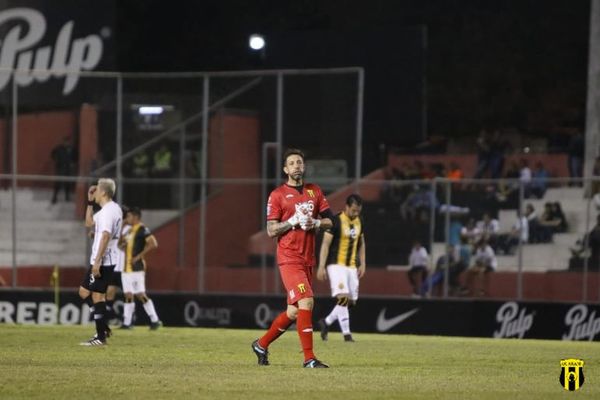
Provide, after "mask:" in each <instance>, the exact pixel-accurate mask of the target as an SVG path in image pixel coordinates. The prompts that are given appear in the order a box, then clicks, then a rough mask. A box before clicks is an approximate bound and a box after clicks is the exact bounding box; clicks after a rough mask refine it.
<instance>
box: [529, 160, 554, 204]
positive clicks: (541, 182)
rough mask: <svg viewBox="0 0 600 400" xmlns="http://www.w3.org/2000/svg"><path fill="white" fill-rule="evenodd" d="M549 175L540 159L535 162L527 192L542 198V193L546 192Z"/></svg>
mask: <svg viewBox="0 0 600 400" xmlns="http://www.w3.org/2000/svg"><path fill="white" fill-rule="evenodd" d="M549 177H550V174H549V173H548V171H547V170H546V168H544V164H542V162H541V161H538V162H537V163H535V169H534V170H533V178H532V180H531V184H530V185H529V189H530V190H529V193H530V194H531V195H533V196H534V197H536V198H538V199H541V198H543V197H544V194H546V189H547V186H548V178H549Z"/></svg>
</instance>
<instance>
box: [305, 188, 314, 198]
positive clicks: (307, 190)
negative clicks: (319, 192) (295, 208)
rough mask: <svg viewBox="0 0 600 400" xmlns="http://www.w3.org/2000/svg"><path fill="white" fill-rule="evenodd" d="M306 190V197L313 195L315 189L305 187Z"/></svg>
mask: <svg viewBox="0 0 600 400" xmlns="http://www.w3.org/2000/svg"><path fill="white" fill-rule="evenodd" d="M306 192H307V193H308V197H315V191H314V190H312V189H306Z"/></svg>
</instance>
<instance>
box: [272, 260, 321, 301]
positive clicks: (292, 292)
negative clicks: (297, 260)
mask: <svg viewBox="0 0 600 400" xmlns="http://www.w3.org/2000/svg"><path fill="white" fill-rule="evenodd" d="M312 272H313V267H312V266H307V265H303V264H284V265H280V266H279V273H280V274H281V280H282V281H283V286H285V290H286V292H287V303H288V304H296V303H297V302H298V300H300V299H305V298H310V297H313V291H312Z"/></svg>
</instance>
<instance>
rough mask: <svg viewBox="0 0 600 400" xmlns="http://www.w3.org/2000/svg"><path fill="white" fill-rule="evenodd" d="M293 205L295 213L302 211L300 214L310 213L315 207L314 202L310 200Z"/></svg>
mask: <svg viewBox="0 0 600 400" xmlns="http://www.w3.org/2000/svg"><path fill="white" fill-rule="evenodd" d="M295 206H296V212H297V213H302V214H306V215H312V213H313V210H314V209H315V203H313V201H312V200H309V201H305V202H303V203H298V204H295Z"/></svg>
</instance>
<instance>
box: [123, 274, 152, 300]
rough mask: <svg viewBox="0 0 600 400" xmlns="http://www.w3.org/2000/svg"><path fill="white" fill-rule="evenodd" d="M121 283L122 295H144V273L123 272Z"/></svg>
mask: <svg viewBox="0 0 600 400" xmlns="http://www.w3.org/2000/svg"><path fill="white" fill-rule="evenodd" d="M121 283H123V293H133V294H137V293H145V292H146V273H145V272H144V271H136V272H123V273H121Z"/></svg>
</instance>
